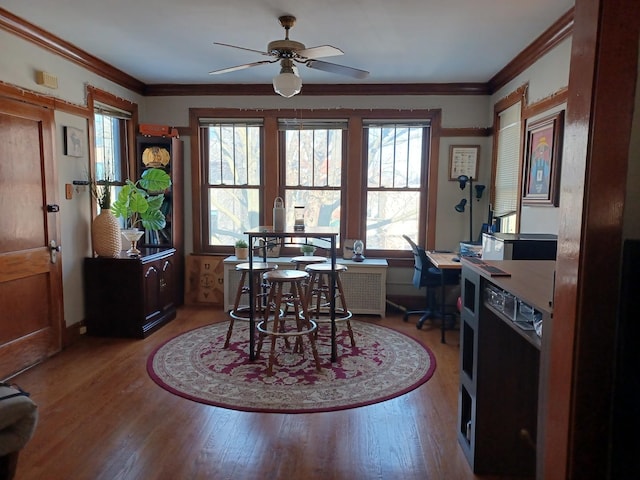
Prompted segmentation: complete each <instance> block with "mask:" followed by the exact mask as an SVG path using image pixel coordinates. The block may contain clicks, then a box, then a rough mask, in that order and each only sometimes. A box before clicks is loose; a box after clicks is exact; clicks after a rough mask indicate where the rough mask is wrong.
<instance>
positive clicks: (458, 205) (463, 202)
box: [453, 198, 467, 213]
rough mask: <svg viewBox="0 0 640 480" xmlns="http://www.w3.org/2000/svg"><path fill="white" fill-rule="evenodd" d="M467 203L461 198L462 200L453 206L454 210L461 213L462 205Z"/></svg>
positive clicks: (462, 210)
mask: <svg viewBox="0 0 640 480" xmlns="http://www.w3.org/2000/svg"><path fill="white" fill-rule="evenodd" d="M466 204H467V199H466V198H463V199H462V200H460V203H458V204H457V205H456V206H455V207H453V208H455V209H456V212H459V213H462V212H464V206H465V205H466Z"/></svg>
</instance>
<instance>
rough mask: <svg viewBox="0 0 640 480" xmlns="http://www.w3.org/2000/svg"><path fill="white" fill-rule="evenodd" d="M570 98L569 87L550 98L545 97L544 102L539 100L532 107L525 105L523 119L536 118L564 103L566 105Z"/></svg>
mask: <svg viewBox="0 0 640 480" xmlns="http://www.w3.org/2000/svg"><path fill="white" fill-rule="evenodd" d="M568 98H569V90H568V88H567V87H564V88H561V89H560V90H558V91H557V92H555V93H553V94H552V95H549V96H548V97H545V98H543V99H542V100H539V101H537V102H535V103H532V104H530V105H526V103H523V108H522V115H521V117H522V118H523V119H525V118H531V117H535V116H536V115H539V114H541V113H544V112H546V111H548V110H551V109H552V108H554V107H557V106H558V105H562V104H563V103H566V102H567V99H568ZM524 105H526V106H524Z"/></svg>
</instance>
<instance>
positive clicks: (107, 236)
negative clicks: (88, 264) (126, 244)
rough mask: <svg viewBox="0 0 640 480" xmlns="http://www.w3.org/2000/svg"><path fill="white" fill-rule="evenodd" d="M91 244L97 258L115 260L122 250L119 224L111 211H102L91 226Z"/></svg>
mask: <svg viewBox="0 0 640 480" xmlns="http://www.w3.org/2000/svg"><path fill="white" fill-rule="evenodd" d="M91 243H92V245H93V251H94V252H95V254H96V255H97V256H98V257H111V258H116V257H119V256H120V251H121V250H122V238H121V237H120V223H119V222H118V219H117V218H116V217H115V215H114V214H113V213H111V210H108V209H105V210H102V211H101V212H100V213H99V214H98V215H97V216H96V218H94V219H93V222H92V224H91Z"/></svg>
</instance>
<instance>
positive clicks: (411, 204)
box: [365, 190, 420, 250]
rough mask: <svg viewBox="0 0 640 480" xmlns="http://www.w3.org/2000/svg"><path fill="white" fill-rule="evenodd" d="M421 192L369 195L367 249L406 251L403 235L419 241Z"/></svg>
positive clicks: (375, 192) (378, 192)
mask: <svg viewBox="0 0 640 480" xmlns="http://www.w3.org/2000/svg"><path fill="white" fill-rule="evenodd" d="M419 204H420V192H419V191H399V190H395V191H390V192H387V191H384V192H380V191H373V192H369V193H368V194H367V237H366V242H365V247H366V248H367V249H374V250H407V249H408V248H409V246H408V244H407V242H406V240H405V239H404V238H402V235H408V236H409V237H411V238H418V225H419V222H418V212H419Z"/></svg>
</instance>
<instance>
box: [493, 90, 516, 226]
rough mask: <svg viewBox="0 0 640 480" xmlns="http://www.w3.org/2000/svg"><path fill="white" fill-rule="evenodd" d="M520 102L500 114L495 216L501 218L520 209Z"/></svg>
mask: <svg viewBox="0 0 640 480" xmlns="http://www.w3.org/2000/svg"><path fill="white" fill-rule="evenodd" d="M520 108H521V106H520V102H518V103H515V104H514V105H512V106H510V107H509V108H507V109H506V110H503V111H502V112H500V113H499V114H498V116H499V118H500V129H499V131H498V154H497V164H496V184H495V187H494V192H495V204H494V207H493V208H494V215H495V216H496V217H501V216H504V215H508V214H510V213H513V212H515V211H516V210H517V209H518V170H519V166H520Z"/></svg>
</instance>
